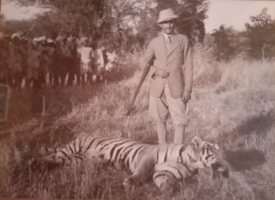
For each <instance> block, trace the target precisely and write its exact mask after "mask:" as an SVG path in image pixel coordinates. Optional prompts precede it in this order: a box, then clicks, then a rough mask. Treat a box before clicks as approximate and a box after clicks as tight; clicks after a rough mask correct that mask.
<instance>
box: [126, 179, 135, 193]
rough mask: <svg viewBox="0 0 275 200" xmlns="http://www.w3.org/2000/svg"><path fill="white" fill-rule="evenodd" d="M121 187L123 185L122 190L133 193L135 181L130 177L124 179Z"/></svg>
mask: <svg viewBox="0 0 275 200" xmlns="http://www.w3.org/2000/svg"><path fill="white" fill-rule="evenodd" d="M123 185H124V188H125V190H126V191H131V192H133V191H134V190H135V188H136V184H135V181H134V180H133V179H132V178H130V177H127V178H125V179H124V181H123Z"/></svg>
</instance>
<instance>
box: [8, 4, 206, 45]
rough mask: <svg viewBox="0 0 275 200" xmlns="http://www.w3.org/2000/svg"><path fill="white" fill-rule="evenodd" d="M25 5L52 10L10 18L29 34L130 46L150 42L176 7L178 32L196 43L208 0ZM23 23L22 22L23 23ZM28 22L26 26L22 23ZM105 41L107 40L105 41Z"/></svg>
mask: <svg viewBox="0 0 275 200" xmlns="http://www.w3.org/2000/svg"><path fill="white" fill-rule="evenodd" d="M17 2H18V3H19V4H21V5H30V4H36V5H38V6H39V7H41V8H46V9H49V10H50V11H48V12H45V13H43V14H40V15H39V16H37V18H36V19H33V20H30V21H28V22H27V21H21V22H16V21H9V22H8V23H9V24H10V25H11V26H13V27H18V29H20V30H23V31H24V32H25V33H28V35H29V36H36V35H39V34H40V35H46V36H48V37H56V36H57V35H58V34H60V33H61V32H63V33H66V34H71V35H75V36H80V37H81V36H86V37H89V38H93V39H94V40H101V41H104V42H105V44H110V43H112V44H113V45H115V46H117V47H123V48H128V49H129V46H131V44H133V43H137V42H138V43H140V44H146V43H147V41H148V40H150V39H152V37H154V36H156V34H157V33H158V32H159V31H160V29H159V27H158V25H157V23H156V21H157V18H158V13H159V11H160V10H162V9H166V8H172V9H174V10H175V12H176V14H178V15H179V19H178V25H177V27H178V32H179V33H183V34H185V35H187V36H188V37H189V38H190V39H191V41H192V42H197V41H200V42H202V41H203V38H204V35H205V29H204V22H203V20H204V19H205V18H206V17H207V16H206V11H207V2H206V0H182V1H178V0H155V1H152V0H81V1H80V0H70V1H68V0H58V1H57V0H38V1H37V0H17ZM20 24H21V25H20ZM22 24H24V25H22ZM104 42H103V43H104Z"/></svg>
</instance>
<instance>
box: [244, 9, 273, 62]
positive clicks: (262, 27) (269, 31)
mask: <svg viewBox="0 0 275 200" xmlns="http://www.w3.org/2000/svg"><path fill="white" fill-rule="evenodd" d="M267 11H268V9H267V8H264V9H263V10H262V12H261V13H260V14H259V15H257V16H251V17H250V20H251V22H252V23H251V24H249V23H247V24H246V25H245V26H246V30H247V37H248V45H249V52H250V54H251V56H252V57H253V58H255V59H260V58H272V57H275V34H274V33H275V20H272V19H271V16H270V15H268V14H267Z"/></svg>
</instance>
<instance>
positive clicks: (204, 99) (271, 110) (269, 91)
mask: <svg viewBox="0 0 275 200" xmlns="http://www.w3.org/2000/svg"><path fill="white" fill-rule="evenodd" d="M200 53H201V52H200ZM197 55H198V54H196V56H197ZM142 57H143V54H142V52H140V51H138V50H137V51H135V53H134V54H130V55H128V56H127V57H126V58H124V59H123V62H122V64H123V70H124V72H125V75H124V76H125V78H127V77H129V76H132V75H133V74H132V72H134V69H137V68H138V66H142V64H143V63H142ZM196 58H198V56H197V57H196ZM199 58H201V60H200V62H197V61H196V62H195V64H196V65H195V76H194V77H195V81H194V83H195V88H194V92H193V96H192V100H191V101H190V108H191V120H190V123H189V125H188V127H187V132H186V141H187V140H189V139H190V138H191V137H192V136H193V135H195V134H196V135H199V136H201V137H203V138H204V139H209V140H214V141H217V142H218V143H219V145H220V146H221V147H222V149H223V150H224V155H225V158H226V159H227V162H228V163H229V165H230V166H231V170H232V174H231V175H232V176H231V178H230V179H228V180H222V182H221V184H220V183H219V182H218V181H210V180H209V177H210V174H209V171H208V170H204V171H201V173H200V175H199V176H197V177H196V178H195V179H194V180H189V181H187V182H186V183H185V184H184V185H182V186H181V187H180V189H179V191H178V192H177V193H176V194H174V195H173V199H193V200H198V199H219V200H220V199H248V200H250V199H253V198H255V199H259V200H263V199H267V200H269V199H270V200H272V199H274V197H275V185H274V181H275V171H274V168H275V159H274V158H275V149H274V145H275V137H274V132H275V124H274V122H275V120H274V119H275V89H274V86H275V79H274V75H275V68H274V63H270V62H264V61H262V62H247V61H246V62H244V61H242V60H241V59H238V60H234V61H232V62H231V63H228V64H225V63H211V62H210V61H209V59H208V60H204V59H207V56H203V55H199ZM204 61H205V62H204ZM130 63H131V64H130ZM203 63H206V65H207V66H202V64H203ZM139 76H140V73H139V71H136V72H135V74H134V75H133V77H131V78H129V79H125V80H121V81H119V82H115V83H110V84H108V85H106V86H99V87H93V88H92V87H90V86H87V87H85V88H76V87H74V88H66V89H63V90H58V91H56V92H55V93H54V92H53V91H46V92H45V95H46V97H47V99H52V101H48V102H52V103H51V104H47V105H48V106H47V108H48V109H47V111H48V115H46V116H44V117H43V118H38V119H35V118H32V116H31V114H28V113H29V111H28V108H29V104H28V102H27V100H24V99H23V98H21V101H20V102H21V104H23V103H24V102H25V104H24V106H22V107H23V108H21V106H20V103H18V101H16V99H15V98H12V99H13V100H12V101H14V102H12V103H11V104H12V105H13V106H14V109H15V108H16V111H14V112H12V111H11V115H10V116H12V117H11V118H12V120H11V122H10V123H9V127H5V130H6V131H5V132H2V135H5V137H3V139H2V140H1V145H2V146H1V147H2V148H1V155H4V157H1V162H0V163H1V166H0V168H1V174H0V175H1V180H5V182H4V181H2V183H1V184H2V187H0V188H1V189H0V194H1V196H2V197H39V198H85V199H87V198H90V199H126V198H131V199H167V197H166V196H165V195H162V194H160V192H159V190H158V188H156V186H154V184H152V183H151V182H148V183H146V184H145V185H143V186H141V187H139V188H138V189H137V191H135V193H133V194H132V196H127V195H126V193H125V191H124V188H123V185H122V180H123V177H125V176H126V173H124V172H119V171H116V170H114V169H112V168H106V167H101V166H91V165H90V164H89V163H83V166H81V167H79V168H65V169H64V168H63V169H62V168H61V169H60V168H57V169H55V170H53V171H51V172H44V173H42V172H41V171H32V172H30V171H29V169H28V167H27V164H26V161H28V159H29V158H31V157H33V156H36V152H37V149H39V148H40V147H41V146H51V147H52V146H61V145H63V144H66V143H67V142H68V141H70V140H72V139H73V138H74V137H75V136H76V135H79V134H90V135H101V136H110V137H129V138H133V139H136V140H140V141H144V142H150V143H157V137H156V129H155V124H154V121H153V120H152V119H151V117H150V116H149V113H148V86H149V79H147V80H146V82H145V83H144V85H143V87H142V89H141V92H140V94H139V96H138V98H137V101H136V109H135V111H134V113H133V114H132V115H131V116H130V117H129V118H127V117H126V116H125V115H124V114H125V112H126V106H127V104H128V103H129V101H130V97H131V96H132V95H133V90H134V88H135V86H136V84H137V82H138V79H139ZM61 92H62V94H61ZM57 94H59V97H56V98H55V95H57ZM14 95H15V94H14ZM17 95H18V94H17ZM21 95H23V94H21ZM25 96H26V99H27V98H28V96H27V95H25ZM14 97H15V96H14ZM59 104H61V105H59ZM49 105H51V106H49ZM58 105H59V106H58ZM62 106H63V107H64V109H63V112H62V113H60V111H62ZM24 109H26V111H25V112H24ZM22 122H24V123H22ZM168 130H169V133H170V134H169V139H170V140H171V139H172V137H173V127H172V124H171V121H169V122H168Z"/></svg>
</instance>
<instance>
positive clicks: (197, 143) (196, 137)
mask: <svg viewBox="0 0 275 200" xmlns="http://www.w3.org/2000/svg"><path fill="white" fill-rule="evenodd" d="M192 143H193V144H194V145H195V146H196V147H197V148H199V147H200V145H201V143H202V139H200V138H199V137H198V136H194V137H193V138H192Z"/></svg>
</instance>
